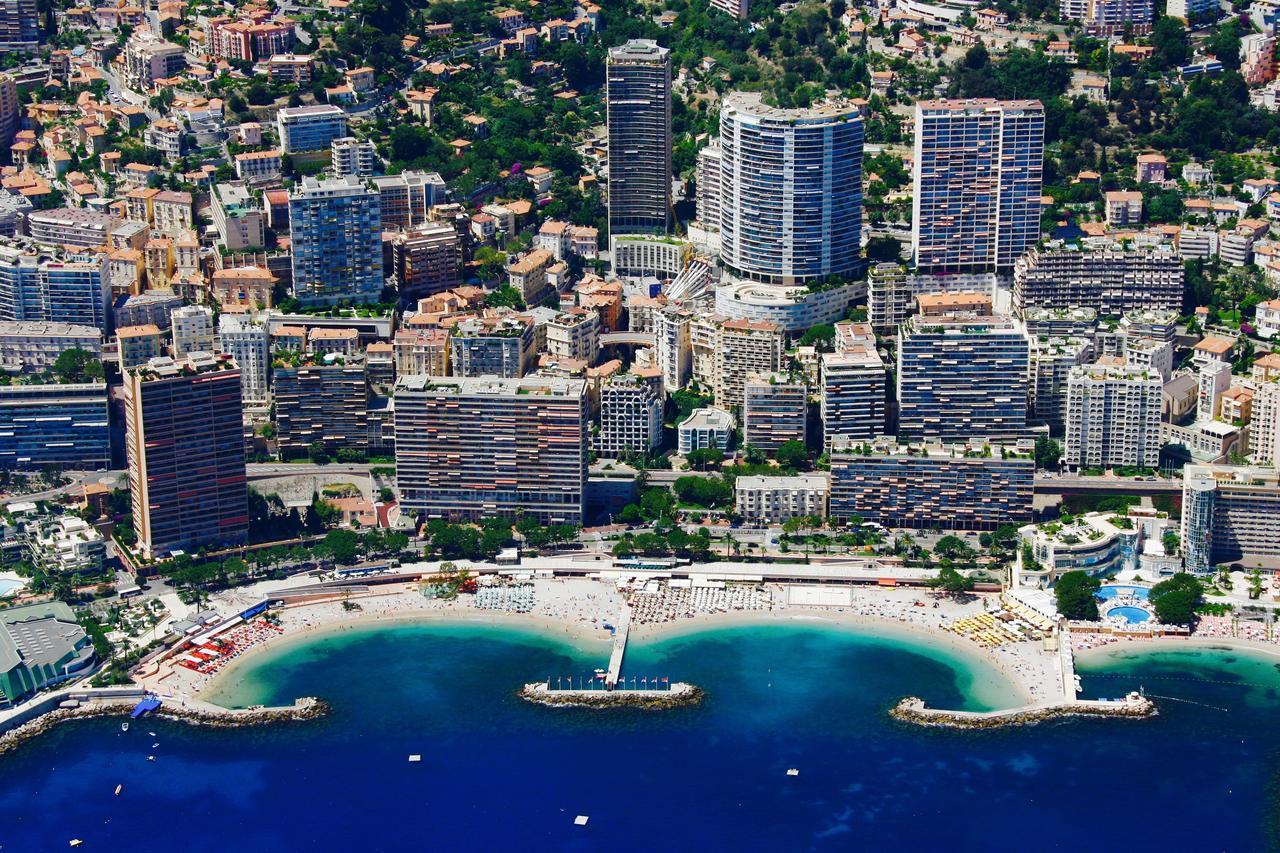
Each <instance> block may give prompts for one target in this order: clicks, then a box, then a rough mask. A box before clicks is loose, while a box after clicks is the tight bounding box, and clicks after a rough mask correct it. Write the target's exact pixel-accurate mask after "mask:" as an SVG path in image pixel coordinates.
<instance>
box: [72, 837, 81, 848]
mask: <svg viewBox="0 0 1280 853" xmlns="http://www.w3.org/2000/svg"><path fill="white" fill-rule="evenodd" d="M81 844H84V842H83V841H81V840H80V839H79V838H73V839H71V846H72V847H79V846H80V845H81Z"/></svg>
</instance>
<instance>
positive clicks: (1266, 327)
mask: <svg viewBox="0 0 1280 853" xmlns="http://www.w3.org/2000/svg"><path fill="white" fill-rule="evenodd" d="M1254 325H1255V327H1256V328H1257V330H1258V336H1259V337H1262V338H1274V337H1275V336H1276V335H1277V334H1280V299H1269V300H1267V301H1266V302H1260V303H1258V313H1257V315H1255V317H1254Z"/></svg>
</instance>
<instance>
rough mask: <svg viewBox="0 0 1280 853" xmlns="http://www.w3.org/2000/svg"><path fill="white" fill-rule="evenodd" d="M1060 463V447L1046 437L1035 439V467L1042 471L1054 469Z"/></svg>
mask: <svg viewBox="0 0 1280 853" xmlns="http://www.w3.org/2000/svg"><path fill="white" fill-rule="evenodd" d="M1060 461H1062V445H1061V444H1059V443H1058V442H1056V441H1054V440H1053V439H1052V438H1049V437H1048V436H1045V435H1041V436H1037V437H1036V467H1037V468H1041V469H1043V470H1049V469H1056V468H1057V467H1058V463H1059V462H1060Z"/></svg>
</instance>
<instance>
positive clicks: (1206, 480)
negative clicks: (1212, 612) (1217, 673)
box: [1182, 465, 1280, 572]
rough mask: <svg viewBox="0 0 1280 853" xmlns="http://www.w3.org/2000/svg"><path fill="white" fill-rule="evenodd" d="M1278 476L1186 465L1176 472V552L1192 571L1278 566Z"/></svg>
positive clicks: (1272, 472)
mask: <svg viewBox="0 0 1280 853" xmlns="http://www.w3.org/2000/svg"><path fill="white" fill-rule="evenodd" d="M1277 530H1280V472H1277V471H1276V470H1275V469H1274V468H1248V467H1239V466H1231V465H1187V466H1186V467H1185V468H1183V469H1182V552H1183V555H1184V556H1185V557H1186V567H1187V570H1188V571H1192V572H1210V571H1213V569H1214V567H1215V566H1216V565H1218V564H1219V563H1231V562H1241V563H1244V564H1245V568H1253V567H1255V566H1264V567H1268V568H1275V567H1277V566H1280V536H1277V535H1276V531H1277Z"/></svg>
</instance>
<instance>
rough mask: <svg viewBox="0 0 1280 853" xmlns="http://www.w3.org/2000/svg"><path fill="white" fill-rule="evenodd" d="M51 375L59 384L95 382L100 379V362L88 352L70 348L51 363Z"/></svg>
mask: <svg viewBox="0 0 1280 853" xmlns="http://www.w3.org/2000/svg"><path fill="white" fill-rule="evenodd" d="M53 375H54V376H56V377H58V381H59V382H91V381H95V380H98V379H101V378H102V362H101V361H99V360H98V358H97V356H95V355H94V354H93V353H91V352H89V351H88V350H83V349H80V348H79V347H72V348H71V349H68V350H63V351H62V353H61V354H60V355H59V356H58V359H57V361H55V362H54V363H53Z"/></svg>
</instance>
